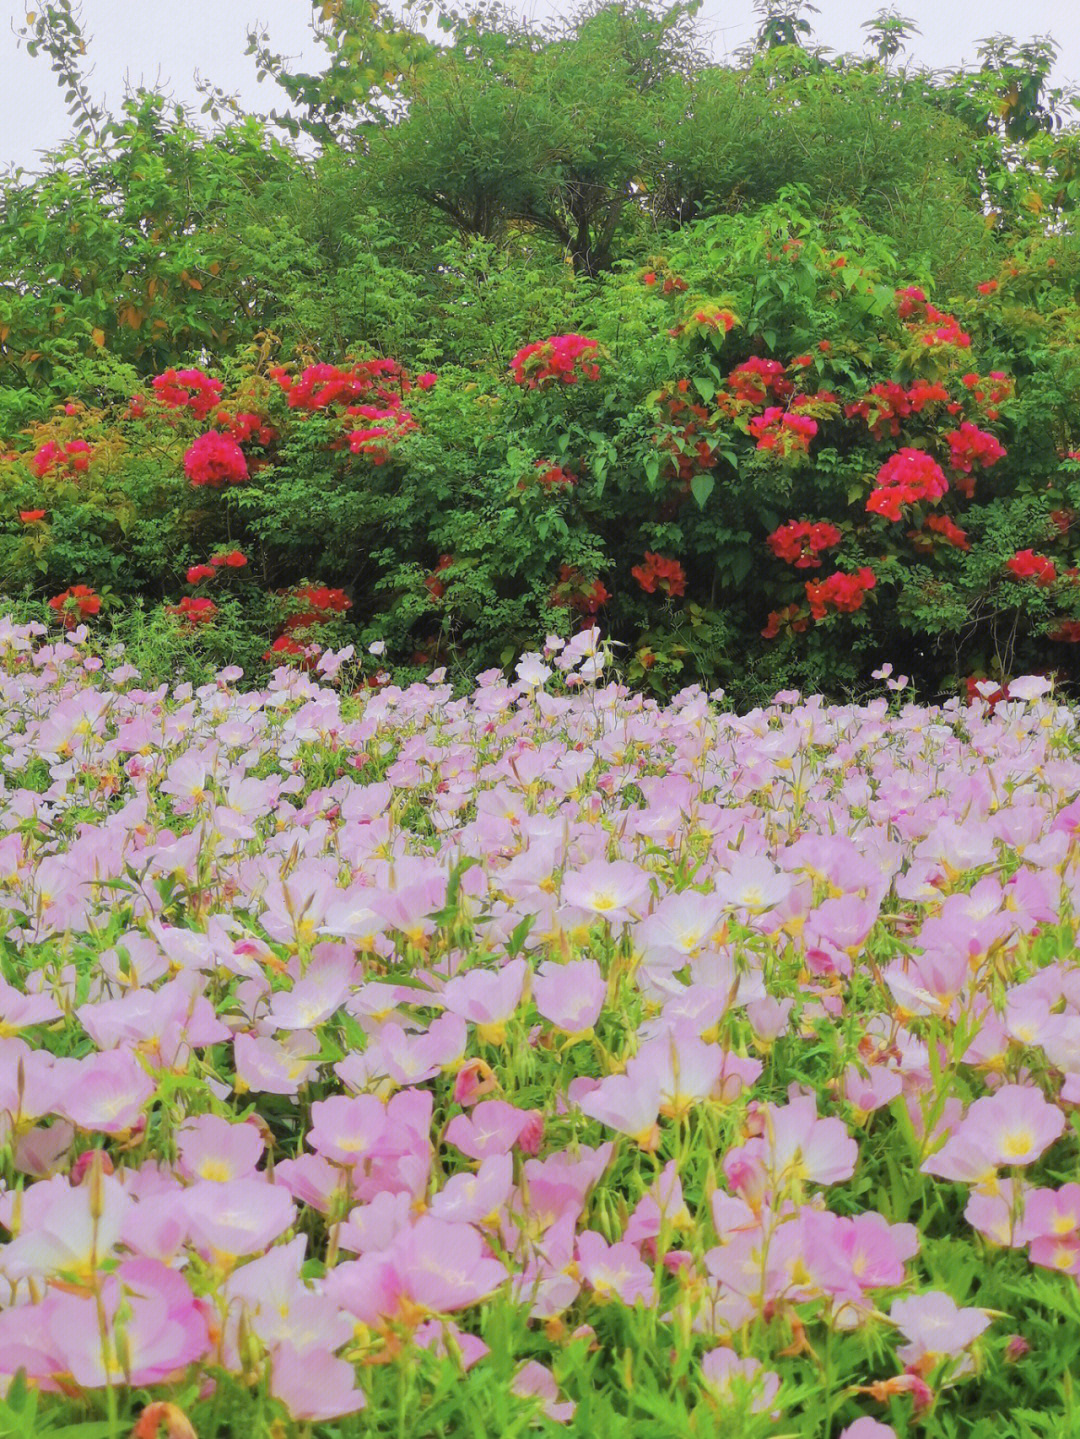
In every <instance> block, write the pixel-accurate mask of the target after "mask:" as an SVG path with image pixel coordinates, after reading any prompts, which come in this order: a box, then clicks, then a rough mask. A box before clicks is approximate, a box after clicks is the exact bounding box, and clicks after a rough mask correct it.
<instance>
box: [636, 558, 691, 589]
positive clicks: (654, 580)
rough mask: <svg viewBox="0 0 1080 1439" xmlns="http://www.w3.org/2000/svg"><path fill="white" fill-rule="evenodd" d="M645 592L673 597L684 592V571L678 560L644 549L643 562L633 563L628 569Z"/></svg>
mask: <svg viewBox="0 0 1080 1439" xmlns="http://www.w3.org/2000/svg"><path fill="white" fill-rule="evenodd" d="M630 573H631V574H632V575H633V577H634V579H635V580H637V582H638V584H639V585H640V586H641V588H642V589H643V590H644V591H645V593H646V594H649V595H651V594H655V593H656V591H657V590H659V591H660V593H661V594H664V595H667V596H668V597H669V598H674V597H676V596H678V595H684V594H685V593H686V572H685V571H684V570H683V567H682V565H681V564H680V563H679V561H678V560H673V559H669V558H668V557H667V556H666V555H654V554H652V553H651V552H650V551H649V550H646V551H645V563H644V564H643V565H635V566H634V567H633V569H632V570H631V571H630Z"/></svg>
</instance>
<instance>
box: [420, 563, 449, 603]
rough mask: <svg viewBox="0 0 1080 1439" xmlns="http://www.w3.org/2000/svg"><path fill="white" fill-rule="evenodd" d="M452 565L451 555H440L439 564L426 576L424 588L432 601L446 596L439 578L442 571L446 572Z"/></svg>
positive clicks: (444, 588) (443, 585) (444, 587)
mask: <svg viewBox="0 0 1080 1439" xmlns="http://www.w3.org/2000/svg"><path fill="white" fill-rule="evenodd" d="M453 563H454V557H453V555H440V556H439V563H438V564H437V565H436V566H435V568H434V570H432V572H431V574H430V575H428V577H427V579H426V580H425V581H424V588H425V589H426V590H427V592H428V594H429V595H430V596H431V598H432V599H433V600H441V599H442V597H443V595H445V594H446V584H445V583H444V581H442V580H441V579H440V578H439V576H440V575H441V574H442V572H443V570H448V569H449V568H450V566H451V565H452V564H453Z"/></svg>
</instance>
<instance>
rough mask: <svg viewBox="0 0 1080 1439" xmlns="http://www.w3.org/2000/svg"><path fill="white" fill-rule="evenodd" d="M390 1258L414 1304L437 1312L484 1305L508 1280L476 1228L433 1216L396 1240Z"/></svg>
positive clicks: (388, 1254)
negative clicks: (482, 1303)
mask: <svg viewBox="0 0 1080 1439" xmlns="http://www.w3.org/2000/svg"><path fill="white" fill-rule="evenodd" d="M386 1258H387V1259H388V1260H389V1261H390V1262H391V1264H392V1266H393V1270H394V1274H395V1276H396V1279H397V1282H398V1284H399V1286H400V1289H401V1293H402V1295H403V1296H404V1297H405V1298H406V1299H407V1301H408V1302H409V1304H411V1305H412V1306H413V1307H414V1308H415V1309H418V1310H421V1311H426V1312H428V1313H434V1314H452V1313H454V1312H455V1311H456V1310H458V1309H467V1308H468V1307H469V1306H470V1305H472V1304H479V1303H480V1301H481V1300H482V1299H486V1298H487V1297H488V1295H490V1294H493V1293H494V1292H495V1290H496V1289H498V1288H499V1286H500V1285H501V1284H503V1283H504V1282H505V1281H506V1279H507V1277H508V1276H507V1271H506V1269H505V1268H504V1267H503V1265H502V1264H500V1262H499V1261H498V1260H497V1259H494V1258H493V1257H492V1255H491V1251H490V1250H489V1249H488V1247H487V1245H486V1244H485V1243H484V1241H483V1240H482V1239H481V1238H480V1235H479V1234H478V1233H477V1232H476V1230H475V1229H474V1228H473V1227H472V1225H471V1224H453V1223H447V1222H445V1221H444V1220H441V1219H434V1218H432V1217H430V1216H428V1215H425V1216H423V1217H422V1218H420V1219H418V1220H417V1221H416V1223H415V1224H414V1225H413V1227H412V1228H411V1229H406V1230H403V1231H402V1232H401V1233H400V1234H399V1235H398V1236H397V1238H396V1239H395V1240H394V1243H393V1244H392V1245H391V1246H390V1248H389V1250H387V1252H386Z"/></svg>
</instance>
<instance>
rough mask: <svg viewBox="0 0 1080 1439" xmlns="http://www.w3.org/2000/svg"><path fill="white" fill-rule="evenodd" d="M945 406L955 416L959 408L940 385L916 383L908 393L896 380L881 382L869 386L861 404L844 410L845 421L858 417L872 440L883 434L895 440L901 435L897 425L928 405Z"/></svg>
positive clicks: (937, 382)
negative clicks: (859, 416) (861, 418)
mask: <svg viewBox="0 0 1080 1439" xmlns="http://www.w3.org/2000/svg"><path fill="white" fill-rule="evenodd" d="M936 403H940V404H944V405H945V407H946V408H947V409H948V411H949V413H950V414H958V413H959V410H960V406H959V405H958V404H957V403H955V401H952V400H950V398H949V392H948V390H947V389H946V388H945V386H944V385H943V384H941V383H940V381H937V380H916V381H915V382H914V383H913V384H912V385H911V386H910V387H909V388H908V389H905V388H904V386H903V385H899V384H897V383H896V381H895V380H884V381H882V382H881V383H880V384H877V385H873V386H871V388H870V390H869V391H868V393H867V394H866V395H864V396H863V398H862V399H861V400H856V401H855V402H854V403H852V404H850V405H847V406H846V407H845V410H844V413H845V414H846V415H847V417H848V419H849V420H850V419H852V418H853V417H854V416H855V415H861V416H862V417H863V419H864V420H865V421H866V423H867V425H868V427H869V429H870V433H871V434H872V435H873V437H874V439H875V440H883V439H884V438H885V436H886V434H889V435H891V436H892V437H893V438H894V439H895V438H896V436H897V435H899V433H900V421H901V420H904V419H907V417H908V416H909V415H918V414H921V413H922V411H923V410H924V409H925V407H926V406H927V405H929V404H936Z"/></svg>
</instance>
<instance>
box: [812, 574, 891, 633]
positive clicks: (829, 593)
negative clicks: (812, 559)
mask: <svg viewBox="0 0 1080 1439" xmlns="http://www.w3.org/2000/svg"><path fill="white" fill-rule="evenodd" d="M875 584H877V579H876V577H875V575H874V572H873V570H871V569H868V568H867V567H866V566H865V565H864V566H863V568H862V569H861V570H859V572H858V574H855V575H845V574H841V573H840V572H837V573H836V574H835V575H830V576H829V578H828V579H827V580H807V582H806V598H807V600H808V601H809V604H810V613H811V614H812V615H813V616H814V619H816V620H823V619H824V618H825V616H826V615H827V614H828V613H829V607H830V606H831V607H832V608H833V609H834V610H836V611H839V612H842V613H843V614H848V615H850V614H854V612H855V611H856V610H859V609H862V604H863V600H864V599H865V597H866V592H867V591H868V590H872V589H873V588H874V586H875Z"/></svg>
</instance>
